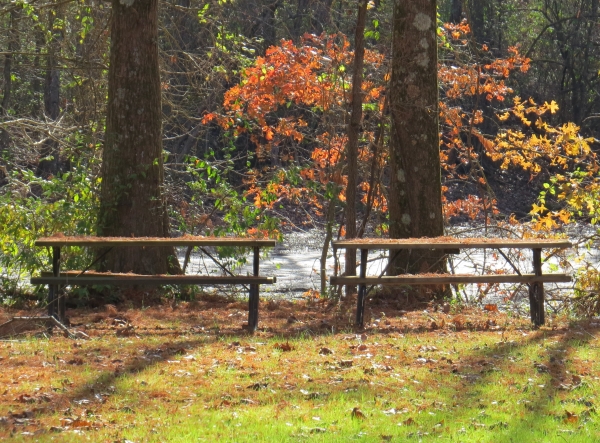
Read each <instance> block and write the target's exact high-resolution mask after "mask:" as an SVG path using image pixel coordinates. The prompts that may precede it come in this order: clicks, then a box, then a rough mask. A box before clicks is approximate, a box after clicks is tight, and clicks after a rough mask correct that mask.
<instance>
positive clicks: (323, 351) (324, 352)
mask: <svg viewBox="0 0 600 443" xmlns="http://www.w3.org/2000/svg"><path fill="white" fill-rule="evenodd" d="M319 354H320V355H330V354H333V351H332V350H331V349H329V348H321V349H320V350H319Z"/></svg>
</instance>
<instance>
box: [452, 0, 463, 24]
mask: <svg viewBox="0 0 600 443" xmlns="http://www.w3.org/2000/svg"><path fill="white" fill-rule="evenodd" d="M461 21H462V0H452V3H451V6H450V23H455V24H458V23H460V22H461Z"/></svg>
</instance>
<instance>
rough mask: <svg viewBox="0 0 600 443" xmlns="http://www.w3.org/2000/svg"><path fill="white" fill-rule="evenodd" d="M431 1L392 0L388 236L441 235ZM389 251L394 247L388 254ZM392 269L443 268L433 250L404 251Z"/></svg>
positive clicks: (422, 270)
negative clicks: (394, 1) (393, 3)
mask: <svg viewBox="0 0 600 443" xmlns="http://www.w3.org/2000/svg"><path fill="white" fill-rule="evenodd" d="M436 3H437V2H435V1H430V0H410V1H405V0H396V4H395V9H394V19H393V22H394V23H393V25H394V31H393V54H392V75H391V88H390V111H391V114H392V132H391V137H390V168H391V180H390V190H389V210H390V228H389V233H390V237H391V238H409V237H435V236H439V235H443V233H444V224H443V217H442V195H441V169H440V156H439V133H438V114H439V110H438V83H437V39H436V6H437V5H436ZM394 255H395V253H394V252H392V253H391V254H390V257H393V256H394ZM398 259H399V260H398V261H397V262H396V265H395V266H390V268H391V269H392V272H393V273H394V274H397V273H399V272H407V273H417V272H438V271H444V270H445V261H444V259H443V255H441V254H439V253H437V252H435V251H406V253H403V254H400V257H398Z"/></svg>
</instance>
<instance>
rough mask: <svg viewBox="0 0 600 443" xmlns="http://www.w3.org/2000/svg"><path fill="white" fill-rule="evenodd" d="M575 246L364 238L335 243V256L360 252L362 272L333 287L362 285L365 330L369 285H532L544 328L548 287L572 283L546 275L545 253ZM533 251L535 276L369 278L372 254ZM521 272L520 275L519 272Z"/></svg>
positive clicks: (533, 306)
mask: <svg viewBox="0 0 600 443" xmlns="http://www.w3.org/2000/svg"><path fill="white" fill-rule="evenodd" d="M572 246H573V245H572V244H571V242H569V241H568V240H562V239H503V238H464V239H459V238H452V237H431V238H408V239H378V238H362V239H350V240H339V241H334V242H333V253H334V254H336V251H337V250H338V249H360V272H359V275H358V276H332V277H330V283H331V284H332V285H358V288H359V289H358V301H357V308H356V324H357V326H361V327H362V326H363V320H364V309H365V298H366V292H367V291H366V288H367V285H439V284H460V283H489V284H494V283H526V284H528V285H529V304H530V313H531V321H532V323H533V324H534V325H535V326H541V325H543V324H544V322H545V318H544V283H546V282H570V281H571V277H570V276H569V275H568V274H562V273H553V274H542V249H543V248H550V249H566V248H570V247H572ZM501 248H512V249H531V250H532V251H533V272H534V273H533V274H521V273H517V274H487V275H465V274H423V275H418V274H417V275H410V274H403V275H398V276H379V277H368V276H367V275H366V273H367V258H368V254H369V251H370V250H382V249H386V250H390V251H392V250H401V249H429V250H443V251H445V252H446V253H453V254H456V253H459V252H460V250H461V249H498V250H499V249H501ZM517 272H518V271H517Z"/></svg>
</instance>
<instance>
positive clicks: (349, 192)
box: [346, 0, 367, 295]
mask: <svg viewBox="0 0 600 443" xmlns="http://www.w3.org/2000/svg"><path fill="white" fill-rule="evenodd" d="M366 17H367V0H360V3H359V4H358V16H357V19H356V31H355V34H354V73H353V75H352V111H351V114H350V123H349V124H348V143H347V145H346V161H347V165H348V184H347V186H346V238H347V239H351V238H355V237H356V186H357V175H358V134H359V132H360V122H361V120H362V103H363V100H362V90H361V88H362V78H363V65H364V58H365V44H364V40H365V38H364V35H365V21H366ZM346 275H347V276H348V275H356V249H347V250H346ZM355 291H356V287H355V286H351V285H349V286H346V295H350V294H351V293H353V292H355Z"/></svg>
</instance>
